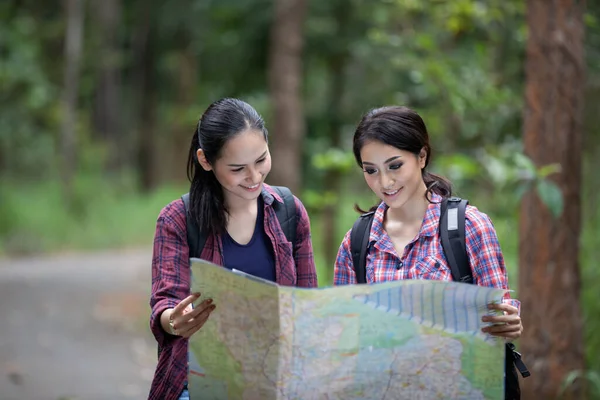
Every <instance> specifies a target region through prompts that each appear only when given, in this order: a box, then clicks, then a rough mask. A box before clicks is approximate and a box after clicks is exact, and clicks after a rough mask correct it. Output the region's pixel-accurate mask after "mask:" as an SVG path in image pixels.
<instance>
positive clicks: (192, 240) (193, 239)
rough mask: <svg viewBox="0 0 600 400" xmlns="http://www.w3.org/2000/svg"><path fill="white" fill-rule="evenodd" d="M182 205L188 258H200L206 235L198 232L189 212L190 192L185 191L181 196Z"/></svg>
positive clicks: (198, 229)
mask: <svg viewBox="0 0 600 400" xmlns="http://www.w3.org/2000/svg"><path fill="white" fill-rule="evenodd" d="M181 200H183V205H184V206H185V223H186V227H187V243H188V247H189V248H190V258H192V257H194V258H200V255H201V254H202V250H203V249H204V244H205V243H206V235H205V234H202V232H200V228H199V227H198V224H196V221H195V220H194V218H192V215H191V213H190V194H189V193H186V194H184V195H183V196H181Z"/></svg>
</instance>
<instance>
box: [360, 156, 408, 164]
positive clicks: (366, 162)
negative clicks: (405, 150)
mask: <svg viewBox="0 0 600 400" xmlns="http://www.w3.org/2000/svg"><path fill="white" fill-rule="evenodd" d="M401 157H402V156H394V157H390V158H388V159H387V160H385V161H384V162H383V163H384V164H387V163H391V162H392V161H394V160H397V159H399V158H401ZM364 164H367V165H375V164H373V163H371V162H368V161H363V165H364Z"/></svg>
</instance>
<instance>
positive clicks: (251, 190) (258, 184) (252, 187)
mask: <svg viewBox="0 0 600 400" xmlns="http://www.w3.org/2000/svg"><path fill="white" fill-rule="evenodd" d="M240 186H241V187H243V188H244V189H246V190H248V191H250V192H254V191H255V190H258V188H260V183H257V184H256V185H252V186H244V185H240Z"/></svg>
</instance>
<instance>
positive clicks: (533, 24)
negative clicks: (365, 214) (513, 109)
mask: <svg viewBox="0 0 600 400" xmlns="http://www.w3.org/2000/svg"><path fill="white" fill-rule="evenodd" d="M584 3H585V2H584V1H573V0H572V1H569V0H561V1H559V0H528V1H527V24H528V27H529V37H528V41H527V60H526V86H525V99H526V105H525V115H524V119H525V125H524V145H525V152H526V154H527V155H528V156H529V157H531V158H532V159H533V161H534V162H535V164H536V165H538V166H541V165H546V164H551V163H559V164H560V165H561V167H562V171H561V173H560V174H557V175H555V176H554V177H553V181H554V182H555V183H557V184H558V186H559V187H560V189H561V191H562V194H563V197H564V204H565V207H564V211H563V213H562V215H561V216H560V217H559V218H556V219H555V218H553V217H552V215H551V213H550V212H549V210H548V209H547V207H546V206H544V205H543V204H542V202H541V201H540V199H539V197H538V196H537V194H535V193H534V192H530V193H528V194H527V195H526V196H525V197H524V198H523V200H522V203H521V210H520V213H521V218H520V227H519V233H520V242H519V266H520V267H519V294H520V297H521V301H522V308H523V310H522V317H523V326H524V333H523V337H522V338H521V346H522V352H523V357H524V359H525V361H526V362H527V363H528V366H529V368H530V369H531V373H532V375H531V377H530V378H527V379H526V380H523V381H522V382H523V398H525V399H534V398H536V399H538V398H539V399H542V398H543V399H551V398H556V397H557V395H558V392H559V389H560V386H561V384H562V382H563V381H564V379H565V378H566V377H567V375H568V374H569V372H571V371H574V370H582V369H583V368H584V349H583V342H582V339H583V332H582V328H583V326H582V325H583V321H582V315H581V309H580V301H579V296H580V285H581V282H580V274H579V263H578V257H579V235H580V230H581V196H580V193H581V168H582V167H581V156H582V129H581V125H582V110H583V93H584V65H585V64H584V54H583V30H584V25H583V11H584V10H583V9H584ZM567 392H568V393H567V395H568V398H569V397H570V398H574V399H575V398H577V399H579V398H581V396H582V391H581V386H580V385H579V384H578V383H577V382H576V384H575V385H573V386H572V387H571V388H570V389H568V391H567Z"/></svg>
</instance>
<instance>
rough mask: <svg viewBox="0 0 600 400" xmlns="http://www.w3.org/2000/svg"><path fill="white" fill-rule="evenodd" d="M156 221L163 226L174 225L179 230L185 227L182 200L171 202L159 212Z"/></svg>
mask: <svg viewBox="0 0 600 400" xmlns="http://www.w3.org/2000/svg"><path fill="white" fill-rule="evenodd" d="M158 221H159V222H160V221H162V222H163V223H164V224H168V225H175V226H177V227H179V228H183V227H185V224H186V217H185V206H184V204H183V200H181V199H177V200H173V201H172V202H170V203H169V204H167V205H166V206H164V207H163V208H162V210H160V213H159V214H158Z"/></svg>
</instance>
